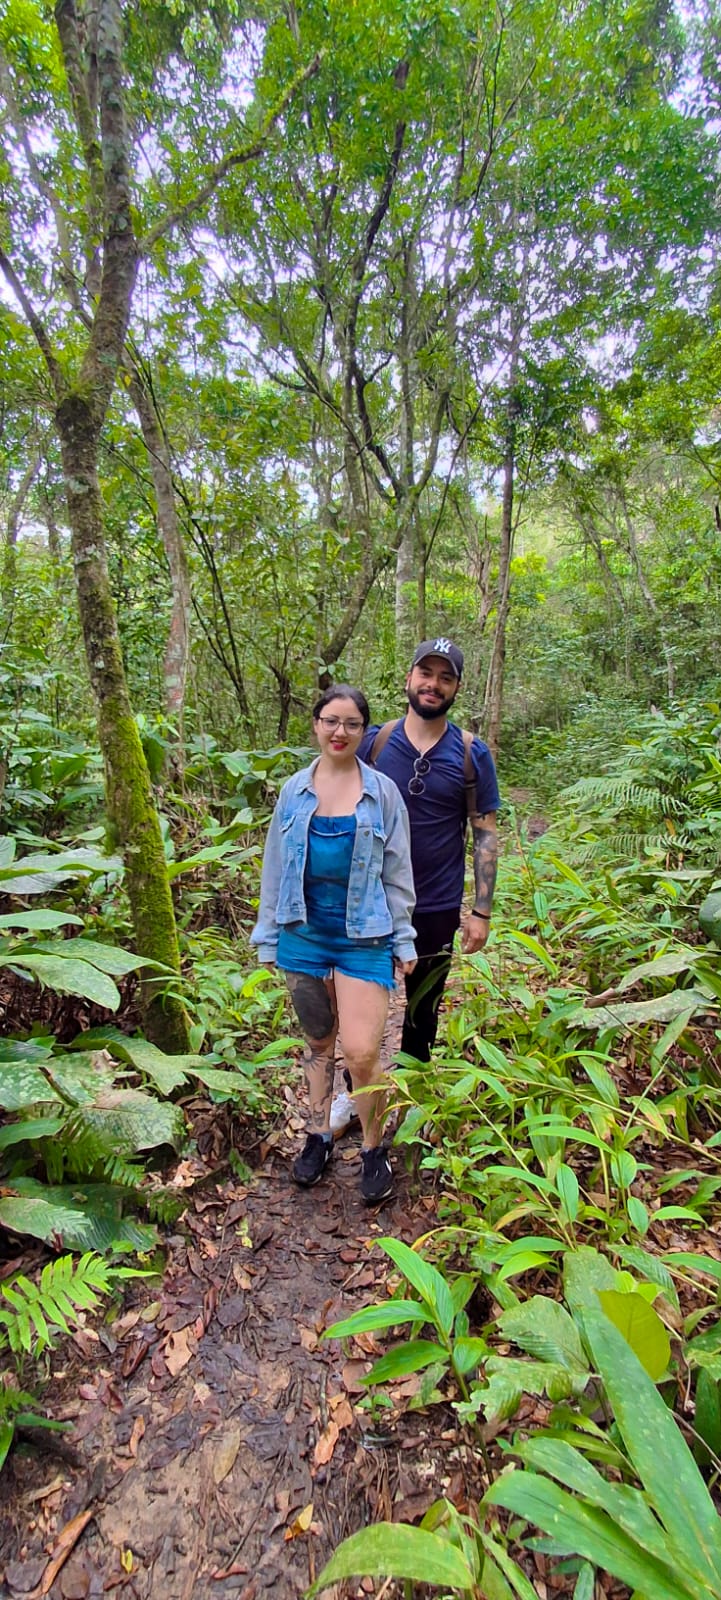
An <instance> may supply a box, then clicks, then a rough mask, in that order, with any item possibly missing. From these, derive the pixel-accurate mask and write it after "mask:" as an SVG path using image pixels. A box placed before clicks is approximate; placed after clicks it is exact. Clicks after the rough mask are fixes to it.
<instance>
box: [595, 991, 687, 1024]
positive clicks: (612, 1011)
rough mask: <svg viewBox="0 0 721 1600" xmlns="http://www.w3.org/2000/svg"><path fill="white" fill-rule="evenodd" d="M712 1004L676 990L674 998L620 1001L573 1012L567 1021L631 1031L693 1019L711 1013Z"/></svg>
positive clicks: (671, 995) (671, 996) (672, 992)
mask: <svg viewBox="0 0 721 1600" xmlns="http://www.w3.org/2000/svg"><path fill="white" fill-rule="evenodd" d="M708 1007H709V1002H708V997H707V996H706V995H703V994H700V993H699V992H698V991H697V990H696V989H672V990H671V993H670V994H660V995H657V996H656V998H655V999H654V1000H631V1001H624V1000H619V1001H618V1002H617V1004H615V1005H608V1006H593V1007H589V1008H588V1009H587V1008H586V1007H585V1006H580V1007H579V1009H578V1010H577V1011H573V1012H571V1014H570V1016H568V1017H567V1018H566V1021H567V1023H569V1024H570V1025H572V1026H574V1027H581V1028H596V1029H597V1030H598V1031H600V1030H601V1028H622V1029H624V1031H625V1030H626V1029H627V1028H636V1027H642V1026H643V1024H644V1023H646V1022H672V1021H673V1018H674V1017H680V1016H682V1015H684V1014H687V1015H688V1017H689V1020H690V1018H691V1017H692V1016H693V1014H694V1012H695V1011H708Z"/></svg>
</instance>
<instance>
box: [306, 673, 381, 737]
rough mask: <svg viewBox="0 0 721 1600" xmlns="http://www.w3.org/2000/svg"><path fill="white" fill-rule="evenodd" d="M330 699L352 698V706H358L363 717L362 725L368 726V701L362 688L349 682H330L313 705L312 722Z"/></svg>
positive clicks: (369, 715) (315, 720) (369, 716)
mask: <svg viewBox="0 0 721 1600" xmlns="http://www.w3.org/2000/svg"><path fill="white" fill-rule="evenodd" d="M331 700H352V701H353V704H354V706H357V707H358V710H359V711H360V714H361V716H362V718H363V727H364V728H367V727H368V723H369V722H370V720H371V713H370V706H369V705H368V701H367V700H366V697H365V695H364V693H363V690H362V689H354V688H353V686H352V685H351V684H350V683H332V684H331V685H330V688H329V689H324V691H323V693H322V695H321V697H320V700H317V701H316V703H315V705H314V707H313V721H314V722H317V721H318V718H319V716H320V714H321V711H324V710H325V707H326V706H327V705H328V704H329V702H330V701H331Z"/></svg>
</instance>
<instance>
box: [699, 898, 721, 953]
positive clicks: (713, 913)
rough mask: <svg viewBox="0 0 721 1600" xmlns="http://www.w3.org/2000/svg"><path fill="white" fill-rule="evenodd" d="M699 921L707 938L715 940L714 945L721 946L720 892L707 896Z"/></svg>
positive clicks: (701, 908)
mask: <svg viewBox="0 0 721 1600" xmlns="http://www.w3.org/2000/svg"><path fill="white" fill-rule="evenodd" d="M698 921H699V927H700V929H701V931H702V933H705V935H706V938H707V939H713V942H714V944H717V945H719V946H721V893H719V891H718V890H716V891H715V892H714V893H713V894H707V896H706V899H705V900H704V902H703V904H702V905H701V906H700V907H699V913H698Z"/></svg>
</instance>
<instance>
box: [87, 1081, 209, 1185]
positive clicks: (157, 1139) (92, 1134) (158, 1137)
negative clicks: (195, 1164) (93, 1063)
mask: <svg viewBox="0 0 721 1600" xmlns="http://www.w3.org/2000/svg"><path fill="white" fill-rule="evenodd" d="M184 1135H185V1119H184V1117H183V1113H182V1111H181V1109H180V1107H179V1106H175V1105H171V1104H170V1102H169V1101H167V1100H156V1099H155V1097H154V1096H153V1095H150V1094H145V1093H144V1092H143V1090H142V1089H116V1088H111V1089H106V1088H103V1089H101V1090H100V1091H99V1093H98V1095H97V1098H96V1099H94V1100H89V1101H84V1102H83V1103H82V1105H79V1106H78V1107H77V1108H76V1110H75V1111H73V1113H72V1116H71V1119H70V1121H69V1122H68V1127H67V1137H68V1138H69V1139H72V1140H73V1143H74V1144H75V1146H76V1147H77V1146H78V1145H79V1144H80V1143H81V1141H82V1142H84V1143H85V1144H86V1145H87V1149H88V1163H87V1170H88V1171H92V1168H93V1166H94V1163H95V1161H97V1160H98V1158H99V1157H100V1155H101V1154H107V1155H119V1156H134V1155H135V1154H136V1153H137V1152H138V1151H140V1150H153V1149H156V1148H157V1147H158V1146H159V1145H164V1144H169V1145H172V1147H173V1148H174V1149H176V1150H177V1149H178V1148H179V1147H180V1145H181V1144H182V1141H183V1138H184Z"/></svg>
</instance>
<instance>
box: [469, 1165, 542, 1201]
mask: <svg viewBox="0 0 721 1600" xmlns="http://www.w3.org/2000/svg"><path fill="white" fill-rule="evenodd" d="M484 1171H485V1172H488V1173H492V1174H493V1176H494V1177H499V1178H505V1179H506V1182H507V1183H508V1186H509V1188H510V1187H511V1185H512V1183H513V1180H514V1178H515V1180H516V1182H517V1183H527V1184H528V1185H529V1187H530V1188H531V1189H540V1192H541V1194H553V1193H554V1185H553V1184H552V1183H551V1181H550V1179H549V1178H542V1177H541V1176H540V1173H538V1172H529V1171H528V1170H527V1168H526V1167H512V1166H504V1165H503V1164H502V1163H500V1162H498V1163H493V1162H489V1164H488V1166H487V1167H485V1168H484Z"/></svg>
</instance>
